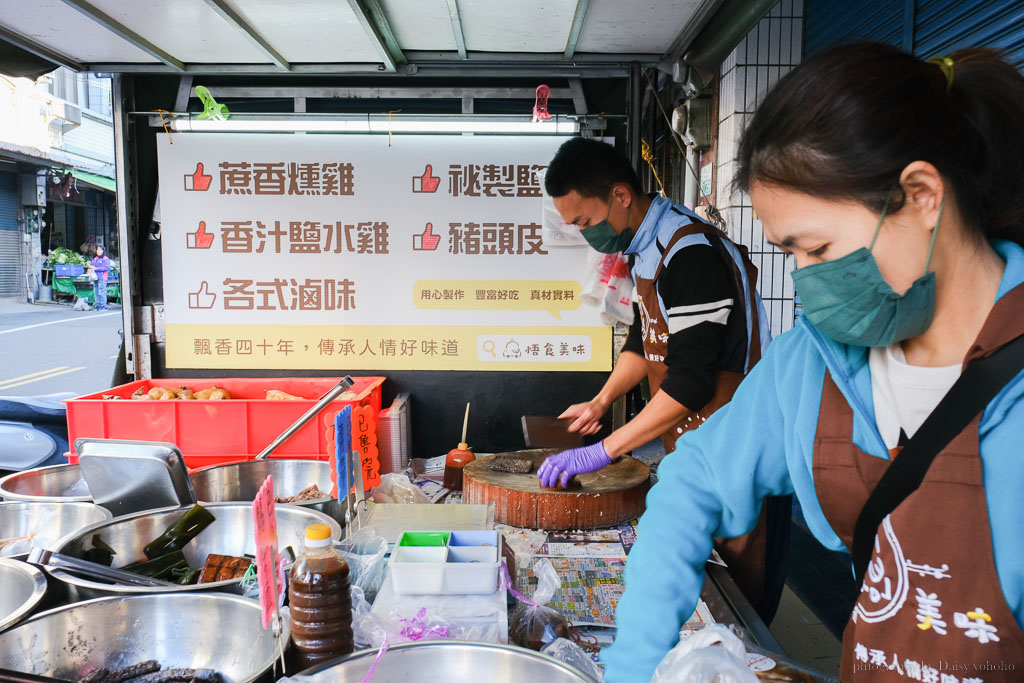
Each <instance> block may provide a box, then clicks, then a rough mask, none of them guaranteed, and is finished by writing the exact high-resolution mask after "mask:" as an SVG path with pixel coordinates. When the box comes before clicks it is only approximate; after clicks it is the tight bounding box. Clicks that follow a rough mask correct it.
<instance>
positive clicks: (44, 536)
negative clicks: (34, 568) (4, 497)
mask: <svg viewBox="0 0 1024 683" xmlns="http://www.w3.org/2000/svg"><path fill="white" fill-rule="evenodd" d="M112 516H113V515H111V514H110V511H109V510H107V509H106V508H101V507H100V506H99V505H94V504H93V503H31V502H23V501H11V502H7V503H0V539H10V538H20V537H22V536H34V537H35V539H37V541H38V542H42V543H43V545H45V546H47V547H49V546H51V545H53V544H54V543H55V542H56V541H58V540H60V539H62V538H64V537H65V536H67V535H68V534H72V533H74V532H76V531H78V530H79V529H82V528H84V527H87V526H89V525H90V524H96V523H97V522H103V521H105V520H108V519H110V518H111V517H112ZM26 554H27V553H20V554H18V555H8V554H6V553H4V551H3V549H0V556H5V557H14V558H16V559H25V555H26Z"/></svg>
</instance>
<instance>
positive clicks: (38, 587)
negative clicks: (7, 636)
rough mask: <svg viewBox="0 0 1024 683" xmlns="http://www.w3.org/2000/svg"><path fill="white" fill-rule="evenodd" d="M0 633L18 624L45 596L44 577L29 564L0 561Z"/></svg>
mask: <svg viewBox="0 0 1024 683" xmlns="http://www.w3.org/2000/svg"><path fill="white" fill-rule="evenodd" d="M0 586H2V587H3V590H0V631H3V630H4V629H6V628H8V627H10V626H13V625H14V624H16V623H18V622H19V621H21V620H22V619H24V618H25V617H27V616H28V615H29V614H31V613H32V610H33V609H35V608H36V605H38V604H39V601H40V600H42V599H43V597H44V596H45V595H46V576H45V575H44V574H43V573H42V572H41V571H39V570H38V569H36V568H35V567H34V566H32V565H30V564H26V563H24V562H19V561H18V560H11V559H3V560H0Z"/></svg>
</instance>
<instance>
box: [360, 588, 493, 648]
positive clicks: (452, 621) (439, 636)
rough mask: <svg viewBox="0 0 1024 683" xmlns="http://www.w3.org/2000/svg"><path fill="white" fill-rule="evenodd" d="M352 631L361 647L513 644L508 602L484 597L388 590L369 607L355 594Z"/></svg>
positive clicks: (381, 593) (379, 595)
mask: <svg viewBox="0 0 1024 683" xmlns="http://www.w3.org/2000/svg"><path fill="white" fill-rule="evenodd" d="M352 596H353V601H352V631H353V634H354V636H355V643H356V645H358V646H359V647H362V648H366V647H373V648H377V647H380V645H381V643H382V642H383V641H384V637H385V635H386V636H387V639H388V642H389V643H390V644H391V645H397V644H398V643H408V642H415V641H420V640H423V641H426V640H444V639H451V640H467V641H473V642H478V643H505V642H507V639H506V636H507V633H508V631H507V625H506V622H505V619H504V615H505V601H504V598H496V597H495V596H490V595H488V596H483V595H460V596H458V599H452V596H450V595H401V594H398V593H395V592H394V591H391V590H386V589H385V590H383V591H381V592H380V594H378V596H377V599H376V600H375V601H374V603H373V607H372V608H371V607H369V605H368V604H367V603H365V600H364V601H362V602H360V601H359V600H357V599H356V593H355V592H354V591H353V593H352Z"/></svg>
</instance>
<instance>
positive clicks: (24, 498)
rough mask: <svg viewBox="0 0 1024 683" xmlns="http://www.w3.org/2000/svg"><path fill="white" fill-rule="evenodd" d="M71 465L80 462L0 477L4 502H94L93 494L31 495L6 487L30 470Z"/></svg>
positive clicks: (48, 468)
mask: <svg viewBox="0 0 1024 683" xmlns="http://www.w3.org/2000/svg"><path fill="white" fill-rule="evenodd" d="M69 467H78V464H77V463H76V464H72V463H67V464H64V465H47V466H46V467H34V468H32V469H28V470H21V471H19V472H13V473H11V474H8V475H7V476H6V477H3V478H0V498H3V499H4V502H11V503H62V502H63V503H93V502H94V501H93V499H92V495H91V494H90V495H88V496H29V495H26V494H24V493H17V492H15V491H9V490H7V489H6V488H4V486H5V484H7V482H8V481H9V480H11V479H16V478H18V477H20V476H24V475H25V474H27V473H29V472H43V471H45V470H55V469H57V468H69ZM10 496H14V498H11V497H10Z"/></svg>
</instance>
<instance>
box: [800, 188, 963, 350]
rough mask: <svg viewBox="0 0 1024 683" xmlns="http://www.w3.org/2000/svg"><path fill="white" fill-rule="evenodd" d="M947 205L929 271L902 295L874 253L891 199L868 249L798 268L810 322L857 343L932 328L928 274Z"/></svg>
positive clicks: (892, 339)
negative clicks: (886, 276)
mask: <svg viewBox="0 0 1024 683" xmlns="http://www.w3.org/2000/svg"><path fill="white" fill-rule="evenodd" d="M944 206H945V200H943V204H942V205H940V206H939V218H938V220H937V221H936V223H935V230H933V231H932V241H931V245H930V246H929V247H928V259H927V261H926V262H925V266H924V275H922V276H921V277H919V278H918V279H917V280H915V281H914V284H912V285H911V286H910V289H908V290H907V291H906V292H905V293H903V294H897V293H896V292H895V291H893V288H892V287H890V286H889V283H888V282H886V281H885V278H883V277H882V273H881V272H880V271H879V270H878V263H877V262H876V261H875V257H874V256H873V255H872V254H871V249H874V246H875V240H876V239H878V233H879V231H880V230H881V229H882V221H884V220H885V214H886V211H887V210H888V208H889V201H888V199H887V200H886V202H885V208H884V209H883V210H882V215H881V217H880V218H879V219H878V227H877V228H875V236H874V237H873V238H872V239H871V246H870V247H869V248H867V249H865V248H864V247H861V248H860V249H858V250H857V251H855V252H853V253H851V254H847V255H846V256H844V257H842V258H839V259H836V260H835V261H826V262H825V263H816V264H814V265H810V266H804V267H803V268H799V269H797V270H795V271H793V285H794V287H796V291H797V294H798V295H799V296H800V302H801V303H802V304H803V307H804V316H805V317H806V318H807V320H808V322H810V323H811V324H812V325H814V327H815V328H817V329H818V330H819V331H821V332H822V333H824V334H826V335H828V336H829V337H831V338H832V339H834V340H836V341H838V342H841V343H843V344H850V345H852V346H872V347H878V346H889V345H891V344H895V343H896V342H898V341H903V340H904V339H910V338H911V337H916V336H917V335H919V334H921V333H923V332H924V331H925V330H927V329H928V326H929V325H931V323H932V316H933V315H934V313H935V273H934V272H932V273H930V272H928V267H929V266H930V265H931V261H932V249H934V247H935V237H936V235H938V233H939V223H941V222H942V209H943V207H944Z"/></svg>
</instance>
